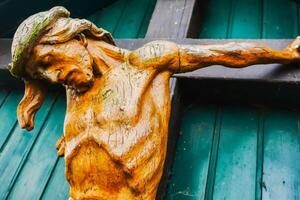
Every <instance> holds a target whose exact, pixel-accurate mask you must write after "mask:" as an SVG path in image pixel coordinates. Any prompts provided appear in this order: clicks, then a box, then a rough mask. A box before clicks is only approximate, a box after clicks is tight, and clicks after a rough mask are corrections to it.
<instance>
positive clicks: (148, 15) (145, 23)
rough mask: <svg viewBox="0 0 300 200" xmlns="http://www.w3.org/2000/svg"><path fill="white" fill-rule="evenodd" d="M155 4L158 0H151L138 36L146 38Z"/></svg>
mask: <svg viewBox="0 0 300 200" xmlns="http://www.w3.org/2000/svg"><path fill="white" fill-rule="evenodd" d="M155 4H156V0H150V1H149V3H148V7H147V10H146V13H145V16H144V19H143V22H142V25H141V26H140V29H139V34H138V36H137V37H138V38H144V37H145V35H146V32H147V30H148V25H149V23H150V19H151V16H152V13H153V10H154V7H155Z"/></svg>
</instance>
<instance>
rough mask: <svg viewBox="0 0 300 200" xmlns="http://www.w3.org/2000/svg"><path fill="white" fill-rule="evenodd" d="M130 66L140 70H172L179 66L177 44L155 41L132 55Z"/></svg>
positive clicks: (129, 58)
mask: <svg viewBox="0 0 300 200" xmlns="http://www.w3.org/2000/svg"><path fill="white" fill-rule="evenodd" d="M128 60H129V62H130V64H132V65H134V66H137V67H139V68H149V67H152V68H156V69H160V70H161V69H162V70H163V69H170V70H172V68H177V67H178V66H179V51H178V46H177V44H175V43H173V42H168V41H153V42H150V43H147V44H145V45H144V46H142V47H141V48H138V49H137V50H135V51H133V52H132V53H130V55H129V57H128Z"/></svg>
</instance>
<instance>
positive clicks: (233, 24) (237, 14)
mask: <svg viewBox="0 0 300 200" xmlns="http://www.w3.org/2000/svg"><path fill="white" fill-rule="evenodd" d="M261 29H262V0H247V1H243V0H242V1H241V0H232V5H231V14H230V18H229V25H228V35H227V37H228V38H255V39H257V38H261V31H262V30H261Z"/></svg>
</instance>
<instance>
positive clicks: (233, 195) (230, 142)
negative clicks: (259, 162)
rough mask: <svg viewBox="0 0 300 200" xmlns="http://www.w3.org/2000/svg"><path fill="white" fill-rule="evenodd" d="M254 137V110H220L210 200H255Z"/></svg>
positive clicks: (255, 128) (237, 107) (226, 108)
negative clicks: (215, 160) (213, 178)
mask: <svg viewBox="0 0 300 200" xmlns="http://www.w3.org/2000/svg"><path fill="white" fill-rule="evenodd" d="M257 133H258V115H257V111H256V110H255V109H253V108H250V107H241V106H225V107H224V108H223V109H222V124H221V130H220V141H219V149H218V158H217V166H216V175H215V180H214V192H213V199H215V200H219V199H231V200H234V199H243V200H252V199H255V182H256V152H257Z"/></svg>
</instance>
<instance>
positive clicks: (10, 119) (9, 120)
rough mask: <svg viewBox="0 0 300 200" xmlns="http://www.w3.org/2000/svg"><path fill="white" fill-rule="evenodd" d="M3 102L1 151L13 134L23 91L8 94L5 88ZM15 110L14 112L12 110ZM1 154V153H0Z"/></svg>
mask: <svg viewBox="0 0 300 200" xmlns="http://www.w3.org/2000/svg"><path fill="white" fill-rule="evenodd" d="M2 91H3V92H1V93H2V103H1V105H2V106H1V107H0V122H1V126H0V133H1V134H0V149H1V152H2V151H3V145H4V144H5V142H6V141H7V139H8V137H9V136H10V134H11V131H12V130H13V128H14V126H15V124H16V121H17V116H16V108H17V105H18V103H19V101H20V100H21V98H22V95H23V94H22V93H21V91H13V92H10V93H9V94H7V92H5V91H4V90H2ZM5 95H8V96H7V97H5V98H3V97H4V96H5ZM12 111H14V112H12ZM0 156H1V155H0ZM0 172H1V171H0Z"/></svg>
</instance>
